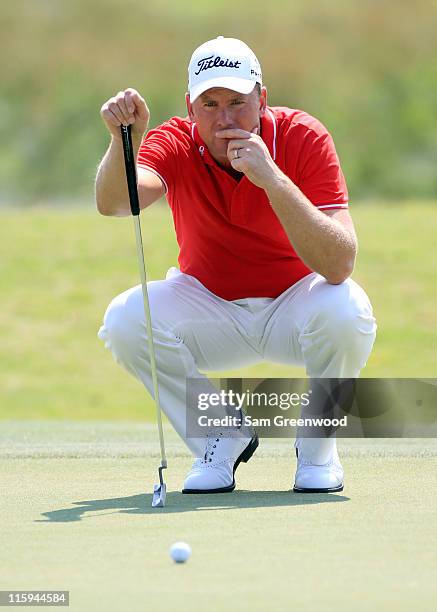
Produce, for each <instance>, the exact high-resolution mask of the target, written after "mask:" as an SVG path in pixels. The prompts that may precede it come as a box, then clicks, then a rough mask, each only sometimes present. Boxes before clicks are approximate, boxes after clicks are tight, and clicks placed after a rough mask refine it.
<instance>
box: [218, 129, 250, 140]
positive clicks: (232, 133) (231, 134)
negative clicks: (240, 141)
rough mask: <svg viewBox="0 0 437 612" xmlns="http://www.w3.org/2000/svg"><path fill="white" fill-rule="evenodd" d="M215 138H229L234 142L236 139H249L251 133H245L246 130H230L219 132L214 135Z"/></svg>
mask: <svg viewBox="0 0 437 612" xmlns="http://www.w3.org/2000/svg"><path fill="white" fill-rule="evenodd" d="M215 135H216V137H217V138H231V139H232V140H236V139H237V138H250V137H251V136H253V133H252V132H246V130H239V129H232V130H220V131H219V132H216V133H215Z"/></svg>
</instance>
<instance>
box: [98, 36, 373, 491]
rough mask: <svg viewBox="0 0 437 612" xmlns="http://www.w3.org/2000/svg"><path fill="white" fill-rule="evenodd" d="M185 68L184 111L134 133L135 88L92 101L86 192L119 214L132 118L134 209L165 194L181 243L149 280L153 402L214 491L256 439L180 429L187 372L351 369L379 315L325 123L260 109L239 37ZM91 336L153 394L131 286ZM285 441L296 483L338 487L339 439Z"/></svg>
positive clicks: (141, 109) (300, 487)
mask: <svg viewBox="0 0 437 612" xmlns="http://www.w3.org/2000/svg"><path fill="white" fill-rule="evenodd" d="M188 73H189V82H188V93H187V94H186V104H187V111H188V116H187V117H185V118H181V117H173V118H171V119H169V120H168V121H166V122H165V123H164V124H162V125H161V126H159V127H157V128H155V129H152V130H150V131H148V132H147V133H146V135H145V136H144V134H145V132H146V130H147V127H148V122H149V110H148V108H147V105H146V103H145V101H144V99H143V98H142V97H141V95H140V94H139V93H138V92H137V91H135V90H133V89H126V90H125V91H121V92H120V93H118V94H117V95H116V96H115V97H113V98H111V99H110V100H108V101H107V102H106V103H105V104H104V105H103V107H102V109H101V116H102V118H103V120H104V122H105V124H106V126H107V128H108V130H109V132H110V134H111V143H110V146H109V149H108V150H107V152H106V154H105V156H104V158H103V160H102V162H101V164H100V166H99V169H98V174H97V179H96V199H97V208H98V211H99V212H100V213H101V214H103V215H112V216H125V215H130V205H129V198H128V192H127V188H126V178H125V174H124V162H123V147H122V141H121V136H120V125H121V124H124V125H128V124H130V125H131V126H132V127H131V130H132V140H133V145H134V149H135V153H136V154H137V172H138V191H139V199H140V206H141V208H142V209H143V208H146V207H147V206H150V204H152V203H153V202H155V201H156V200H158V199H159V198H160V197H161V196H163V195H164V194H165V195H166V198H167V201H168V203H169V205H170V208H171V211H172V213H173V219H174V225H175V229H176V236H177V240H178V244H179V248H180V252H179V268H171V269H170V270H169V271H168V273H167V276H166V278H165V280H161V281H154V282H150V283H149V284H148V292H149V301H150V307H151V314H152V321H153V333H154V342H155V350H156V361H157V368H158V379H159V388H160V401H161V405H162V408H163V410H164V412H165V413H166V415H167V417H168V418H169V420H170V422H171V423H172V425H173V426H174V428H175V429H176V431H177V432H178V433H179V434H180V435H181V436H182V438H183V439H184V440H185V442H186V444H187V445H188V447H189V448H190V450H191V451H192V453H193V455H194V456H195V457H196V461H195V462H194V465H193V467H192V469H191V471H190V472H189V473H188V475H187V477H186V480H185V484H184V489H183V490H184V492H186V493H204V492H223V491H232V490H233V489H234V488H235V480H234V473H235V469H236V467H237V466H238V464H239V463H240V461H247V460H248V459H250V457H251V455H252V453H253V452H254V450H255V448H256V447H257V445H258V439H257V437H256V435H255V434H253V435H252V434H250V435H248V436H247V437H244V436H239V437H238V436H235V437H232V436H228V435H221V432H215V433H214V435H213V436H212V437H211V436H208V437H206V438H205V437H204V438H190V437H188V436H187V435H186V416H187V411H188V410H190V407H189V406H187V402H186V380H187V378H202V377H203V378H204V379H205V380H207V379H206V377H205V376H204V375H203V374H202V373H201V372H200V370H203V371H208V370H223V369H232V368H238V367H241V366H247V365H251V364H255V363H258V362H260V361H262V360H268V361H272V362H278V363H282V364H290V365H291V364H294V365H296V364H301V365H304V366H305V368H306V372H307V375H308V376H309V377H313V378H326V377H333V378H334V377H338V378H346V377H347V378H356V377H358V375H359V373H360V370H361V369H362V368H363V366H364V365H365V363H366V361H367V359H368V357H369V354H370V352H371V350H372V346H373V343H374V340H375V333H376V324H375V319H374V317H373V314H372V307H371V305H370V303H369V299H368V297H367V295H366V293H365V292H364V291H363V289H362V288H361V287H359V286H358V285H357V284H356V283H355V282H354V281H353V280H351V279H350V278H349V277H350V275H351V273H352V271H353V268H354V262H355V256H356V253H357V240H356V236H355V231H354V226H353V222H352V219H351V217H350V214H349V211H348V195H347V188H346V184H345V180H344V177H343V174H342V171H341V167H340V162H339V160H338V157H337V154H336V151H335V147H334V143H333V141H332V138H331V136H330V134H329V132H328V131H327V130H326V129H325V127H324V126H323V125H322V124H321V123H320V122H319V121H317V119H315V118H314V117H312V116H310V115H308V114H307V113H305V112H303V111H300V110H293V109H290V108H286V107H269V106H268V105H267V90H266V88H265V87H264V86H263V84H262V76H261V68H260V65H259V62H258V60H257V58H256V57H255V55H254V53H253V52H252V51H251V49H250V48H249V47H248V46H247V45H246V44H244V43H243V42H241V41H239V40H236V39H233V38H223V37H221V36H220V37H218V38H217V39H215V40H211V41H208V42H206V43H204V44H203V45H201V46H200V47H199V48H197V49H196V50H195V51H194V53H193V55H192V58H191V61H190V63H189V68H188ZM99 337H100V338H101V339H102V340H103V341H104V342H105V344H106V346H107V347H109V348H110V349H111V350H112V352H113V355H114V357H115V359H116V360H117V361H118V362H119V363H120V364H121V365H122V366H123V367H124V368H125V369H126V370H127V371H129V372H130V373H131V374H133V375H134V376H135V377H137V378H138V379H139V380H140V381H141V382H142V383H143V384H144V385H145V387H146V388H147V389H148V390H149V392H151V393H152V388H153V387H152V379H151V372H150V368H149V359H148V344H147V334H146V325H145V320H144V308H143V298H142V292H141V285H138V286H137V287H133V288H132V289H128V290H127V291H125V292H124V293H122V294H121V295H119V296H118V297H116V298H115V299H114V300H113V301H112V302H111V304H110V305H109V307H108V309H107V311H106V314H105V317H104V322H103V325H102V327H101V328H100V331H99ZM295 446H296V454H297V472H296V476H295V481H294V490H296V491H305V492H306V491H308V492H329V491H341V490H342V488H343V469H342V466H341V463H340V460H339V458H338V454H337V449H336V441H335V438H333V437H331V438H311V437H299V436H298V438H297V440H296V443H295Z"/></svg>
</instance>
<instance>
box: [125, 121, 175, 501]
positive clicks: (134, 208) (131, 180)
mask: <svg viewBox="0 0 437 612" xmlns="http://www.w3.org/2000/svg"><path fill="white" fill-rule="evenodd" d="M121 136H122V139H123V152H124V165H125V168H126V179H127V186H128V191H129V201H130V208H131V212H132V216H133V219H134V225H135V238H136V243H137V254H138V265H139V269H140V276H141V285H142V288H143V301H144V313H145V315H146V327H147V339H148V344H149V355H150V369H151V372H152V380H153V392H154V396H155V405H156V419H157V422H158V433H159V444H160V447H161V465H160V467H159V468H158V472H159V484H155V486H154V487H153V498H152V507H153V508H162V507H164V506H165V497H166V494H167V487H166V484H165V482H164V479H163V477H162V470H165V469H166V467H167V458H166V456H165V447H164V433H163V431H162V415H161V405H160V403H159V390H158V376H157V371H156V360H155V348H154V345H153V332H152V319H151V316H150V306H149V296H148V293H147V279H146V264H145V262H144V250H143V240H142V237H141V223H140V203H139V199H138V189H137V173H136V169H135V159H134V155H133V148H132V138H131V126H130V125H128V126H125V125H122V126H121Z"/></svg>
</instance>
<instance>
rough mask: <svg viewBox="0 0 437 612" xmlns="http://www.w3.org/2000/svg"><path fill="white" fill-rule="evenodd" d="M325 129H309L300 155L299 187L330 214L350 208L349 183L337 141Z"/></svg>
mask: <svg viewBox="0 0 437 612" xmlns="http://www.w3.org/2000/svg"><path fill="white" fill-rule="evenodd" d="M318 125H319V126H320V128H322V129H318V130H312V129H309V130H308V131H307V132H306V133H305V136H304V143H303V146H302V148H301V151H300V155H299V172H298V175H299V184H298V187H299V189H301V191H302V192H303V193H304V194H305V195H306V197H307V198H308V199H309V200H310V202H312V203H313V204H314V205H315V206H317V208H320V209H321V210H329V209H335V208H347V207H348V192H347V186H346V181H345V178H344V176H343V172H342V170H341V166H340V160H339V159H338V155H337V152H336V150H335V145H334V141H333V139H332V136H331V135H330V133H329V132H328V131H327V130H326V129H325V128H324V127H323V126H322V124H320V123H319V122H318Z"/></svg>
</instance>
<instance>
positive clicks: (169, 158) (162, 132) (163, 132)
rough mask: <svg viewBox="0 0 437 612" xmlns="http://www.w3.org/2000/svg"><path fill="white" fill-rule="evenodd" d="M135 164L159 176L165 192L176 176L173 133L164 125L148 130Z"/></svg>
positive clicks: (175, 148)
mask: <svg viewBox="0 0 437 612" xmlns="http://www.w3.org/2000/svg"><path fill="white" fill-rule="evenodd" d="M137 164H138V166H140V167H141V168H145V169H146V170H150V171H151V172H153V173H154V174H156V175H157V176H159V178H160V179H161V181H162V183H163V185H164V188H165V192H166V193H167V192H168V190H169V189H171V187H172V186H173V185H174V182H175V177H176V176H177V141H176V138H175V136H174V134H172V133H171V131H170V130H167V129H165V127H164V126H159V127H157V128H155V129H153V130H150V131H149V132H148V133H147V134H146V136H145V138H144V140H143V142H142V143H141V146H140V149H139V151H138V157H137Z"/></svg>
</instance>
